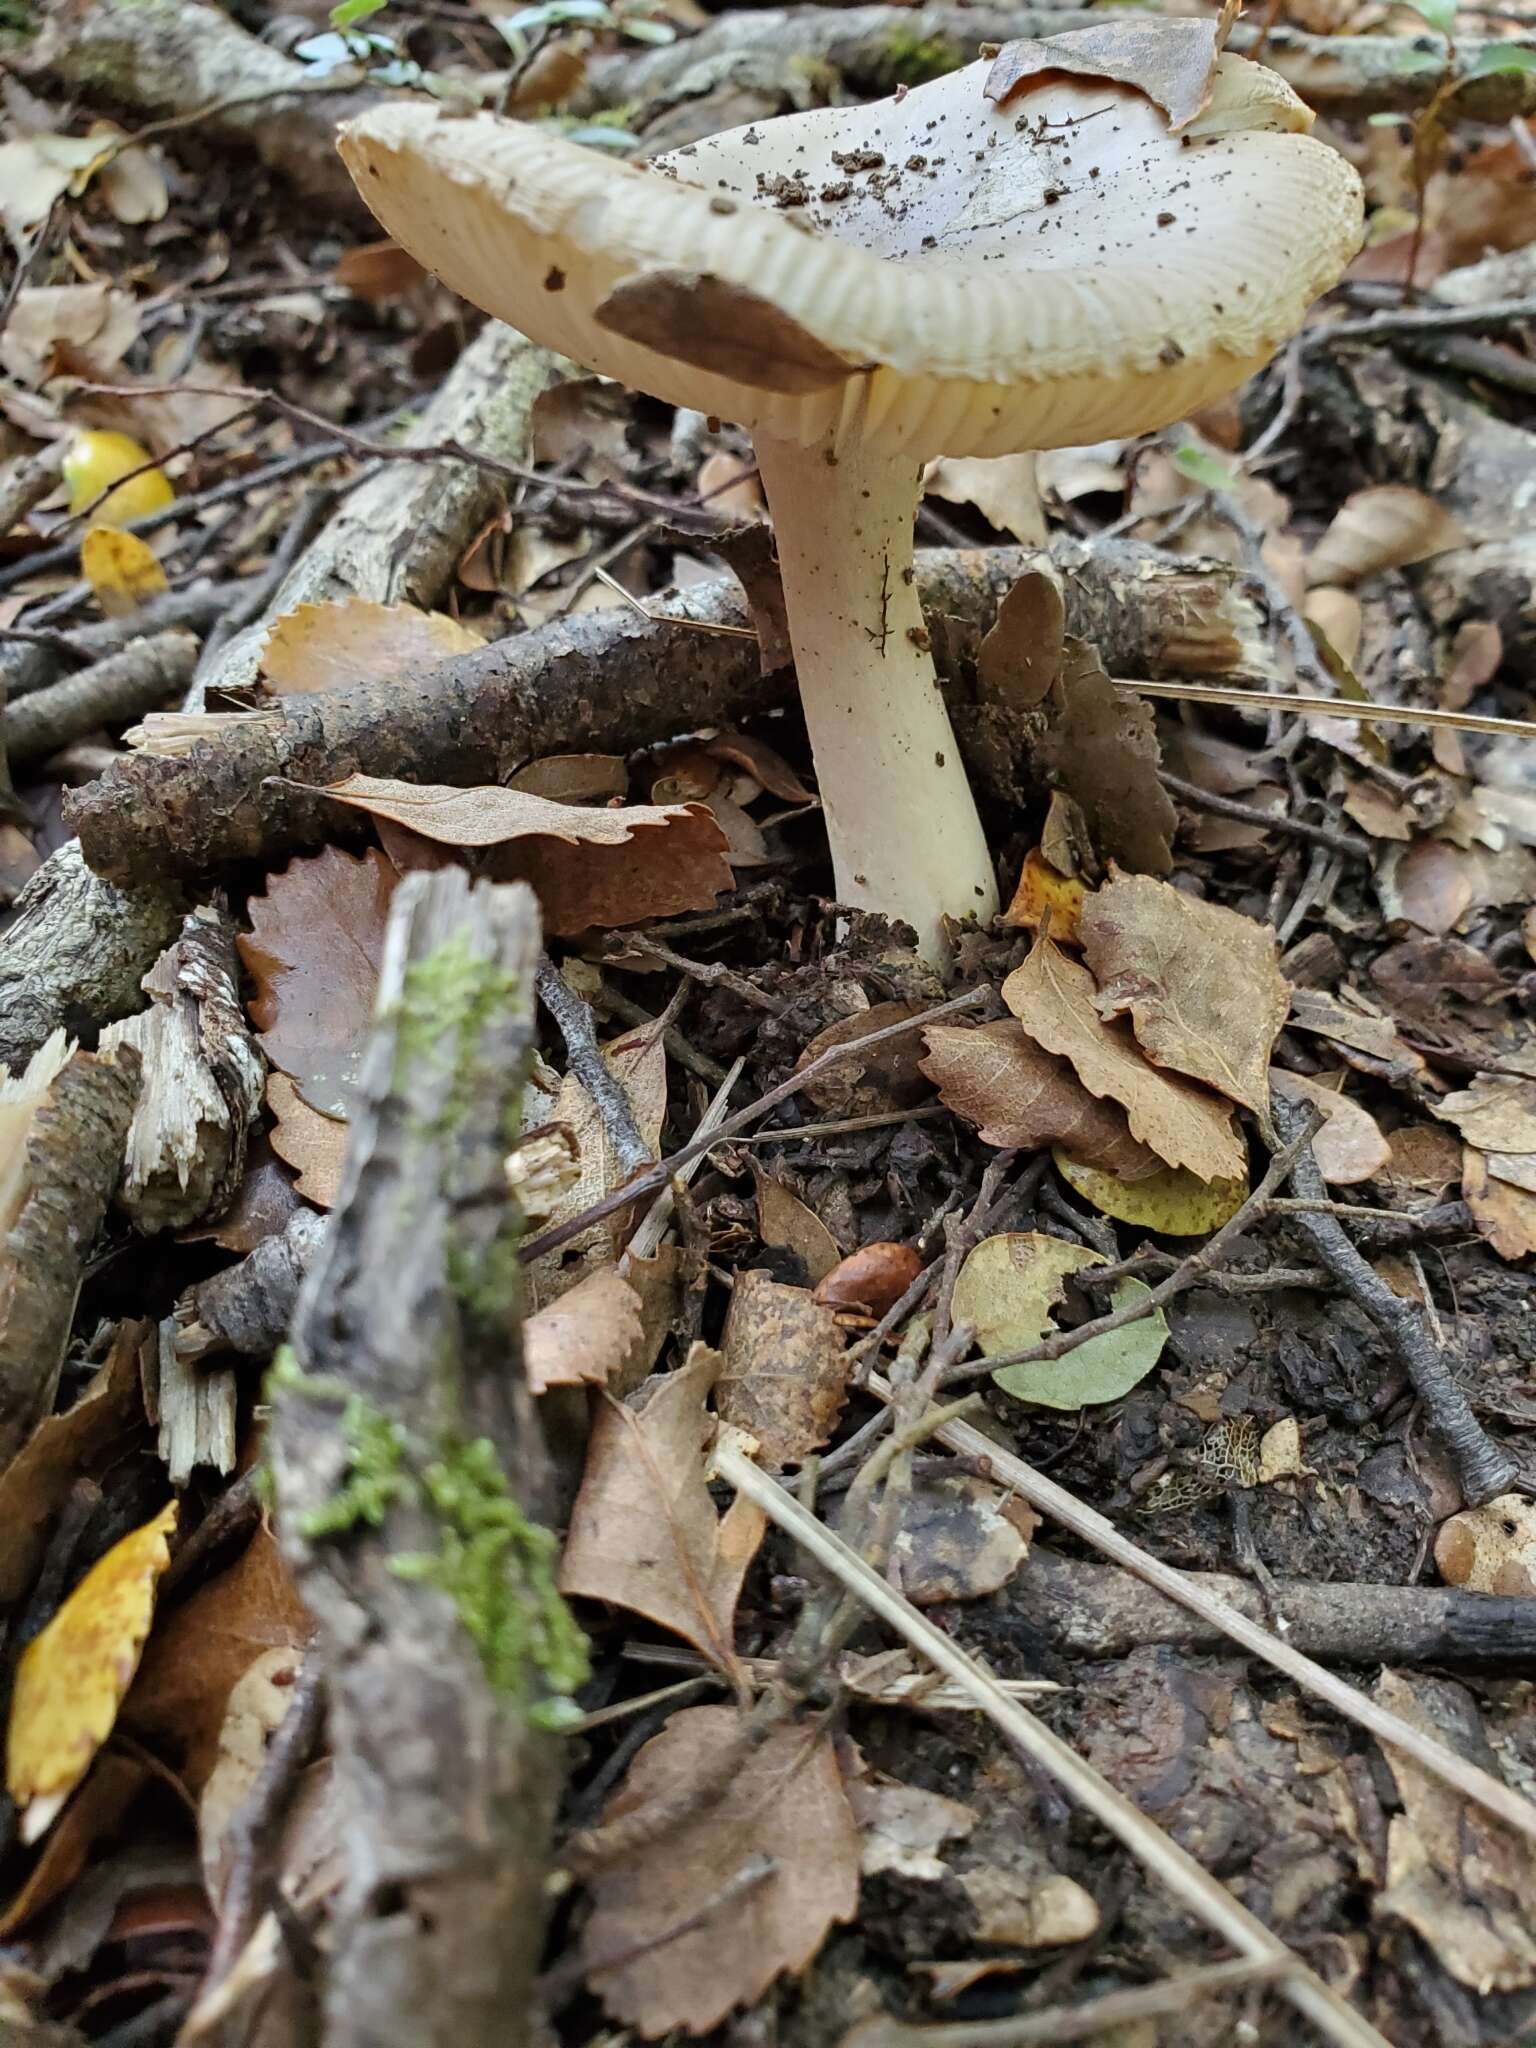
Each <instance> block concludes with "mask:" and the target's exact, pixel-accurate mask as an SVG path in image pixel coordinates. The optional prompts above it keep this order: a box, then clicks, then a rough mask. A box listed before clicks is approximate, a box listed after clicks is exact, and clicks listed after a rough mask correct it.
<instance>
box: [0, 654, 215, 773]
mask: <svg viewBox="0 0 1536 2048" xmlns="http://www.w3.org/2000/svg"><path fill="white" fill-rule="evenodd" d="M196 661H197V642H196V640H194V639H193V637H192V635H191V634H190V633H187V632H183V631H182V630H181V629H180V628H178V627H171V628H170V629H169V630H168V631H166V632H164V633H156V634H153V635H152V636H151V637H150V638H149V639H147V640H130V641H129V643H128V645H127V646H126V647H124V648H123V649H122V650H121V651H120V652H119V653H117V654H108V655H105V656H103V658H102V659H101V660H100V661H98V662H94V663H93V664H92V665H91V667H89V668H82V669H78V670H77V671H76V672H75V674H74V675H72V676H66V677H65V678H64V679H63V681H62V682H57V683H48V684H46V685H45V686H44V687H43V688H42V689H41V690H34V691H32V693H31V694H30V696H26V697H23V698H22V699H21V700H20V701H19V702H18V703H15V704H7V705H6V707H5V710H4V711H3V712H0V747H3V749H4V751H5V753H6V754H7V755H8V756H9V758H10V760H11V762H12V763H13V764H17V765H19V764H20V763H21V762H24V761H36V760H38V759H40V758H41V757H42V756H43V755H44V754H53V753H57V751H58V749H59V748H60V747H63V746H67V745H68V744H69V742H70V741H71V740H76V739H79V738H80V736H81V734H82V733H87V732H94V731H95V729H96V728H97V726H101V725H112V726H115V725H126V724H128V723H129V722H130V721H132V720H133V719H135V718H142V717H143V715H144V713H145V712H146V711H149V710H152V709H153V708H154V706H155V705H157V704H163V703H165V701H166V699H167V698H168V697H173V696H176V695H177V694H178V693H179V692H180V690H181V688H182V686H183V685H184V684H185V683H186V682H187V681H188V680H189V678H190V677H191V674H192V670H193V667H194V665H195V663H196Z"/></svg>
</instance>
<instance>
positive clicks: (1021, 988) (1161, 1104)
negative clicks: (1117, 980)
mask: <svg viewBox="0 0 1536 2048" xmlns="http://www.w3.org/2000/svg"><path fill="white" fill-rule="evenodd" d="M1003 1001H1004V1002H1005V1003H1007V1005H1008V1007H1009V1009H1010V1010H1012V1011H1013V1013H1014V1015H1015V1016H1016V1017H1017V1018H1018V1020H1019V1022H1020V1023H1021V1024H1022V1025H1023V1026H1024V1029H1025V1030H1026V1031H1027V1032H1028V1033H1029V1035H1030V1037H1031V1038H1032V1039H1034V1040H1035V1042H1036V1043H1037V1044H1039V1045H1043V1046H1044V1047H1045V1049H1046V1050H1047V1052H1053V1053H1056V1054H1058V1055H1059V1056H1060V1057H1061V1058H1063V1059H1067V1060H1070V1061H1071V1063H1072V1066H1073V1068H1074V1069H1075V1071H1076V1073H1077V1077H1078V1079H1079V1080H1080V1081H1081V1082H1082V1084H1083V1086H1084V1087H1085V1088H1086V1089H1087V1090H1088V1091H1089V1093H1090V1094H1092V1095H1097V1096H1101V1097H1102V1096H1108V1097H1110V1098H1111V1100H1113V1101H1115V1102H1118V1103H1120V1104H1121V1106H1122V1107H1123V1108H1124V1110H1125V1112H1126V1116H1127V1120H1128V1122H1129V1124H1130V1127H1131V1135H1132V1137H1134V1138H1137V1139H1139V1140H1140V1141H1141V1143H1142V1144H1144V1145H1148V1146H1150V1147H1151V1149H1152V1150H1153V1151H1154V1152H1155V1153H1156V1154H1157V1156H1158V1157H1159V1159H1161V1160H1163V1161H1164V1162H1165V1163H1166V1164H1167V1165H1169V1166H1187V1167H1188V1168H1189V1170H1190V1171H1191V1173H1197V1174H1199V1176H1200V1178H1201V1179H1202V1180H1229V1179H1235V1178H1236V1177H1237V1176H1238V1175H1239V1174H1241V1173H1242V1172H1243V1171H1244V1170H1245V1168H1246V1166H1247V1154H1246V1149H1245V1147H1244V1145H1243V1142H1242V1139H1241V1137H1240V1136H1239V1134H1238V1132H1237V1130H1236V1128H1235V1127H1234V1125H1233V1121H1232V1112H1231V1110H1230V1108H1229V1107H1228V1106H1227V1104H1226V1103H1224V1102H1220V1101H1218V1100H1217V1099H1216V1097H1215V1096H1213V1095H1209V1094H1207V1093H1206V1091H1205V1090H1204V1089H1203V1088H1198V1087H1196V1086H1195V1085H1194V1084H1193V1083H1192V1082H1189V1081H1185V1080H1183V1079H1181V1078H1180V1077H1179V1076H1178V1075H1176V1074H1169V1073H1165V1072H1163V1071H1162V1070H1161V1069H1159V1068H1157V1067H1154V1066H1152V1065H1151V1064H1150V1062H1149V1061H1148V1060H1147V1059H1145V1058H1144V1057H1143V1055H1142V1053H1141V1051H1140V1049H1139V1048H1138V1046H1137V1044H1136V1041H1135V1039H1134V1038H1133V1037H1132V1035H1131V1033H1130V1031H1129V1029H1128V1028H1127V1026H1126V1025H1125V1024H1123V1023H1118V1022H1117V1023H1110V1022H1107V1021H1106V1020H1105V1019H1104V1018H1103V1017H1102V1016H1100V1014H1099V1011H1098V1007H1097V997H1096V991H1095V988H1094V982H1093V976H1092V975H1091V974H1090V973H1089V972H1088V970H1087V968H1086V967H1080V966H1079V965H1078V964H1077V962H1076V961H1075V960H1069V959H1068V958H1067V956H1066V955H1065V954H1064V953H1063V952H1062V951H1061V950H1060V948H1059V947H1057V946H1054V945H1052V943H1051V941H1050V940H1049V939H1041V940H1039V941H1038V942H1037V943H1036V945H1035V947H1034V950H1033V951H1032V952H1031V953H1030V956H1029V958H1028V959H1027V960H1026V961H1025V962H1024V965H1023V966H1022V967H1019V968H1016V969H1015V970H1014V972H1013V973H1012V974H1010V975H1009V977H1008V979H1007V980H1006V981H1005V982H1004V983H1003Z"/></svg>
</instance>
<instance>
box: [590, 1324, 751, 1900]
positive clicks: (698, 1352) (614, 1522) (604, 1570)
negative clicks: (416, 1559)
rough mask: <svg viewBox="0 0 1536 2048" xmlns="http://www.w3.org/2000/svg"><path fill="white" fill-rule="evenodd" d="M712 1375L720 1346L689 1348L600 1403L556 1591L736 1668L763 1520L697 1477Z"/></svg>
mask: <svg viewBox="0 0 1536 2048" xmlns="http://www.w3.org/2000/svg"><path fill="white" fill-rule="evenodd" d="M719 1370H720V1356H719V1353H718V1352H714V1351H711V1350H710V1349H709V1347H708V1346H707V1345H704V1344H695V1346H694V1347H693V1350H692V1352H691V1353H690V1354H689V1357H688V1360H687V1363H686V1364H684V1365H683V1366H681V1367H679V1369H678V1370H677V1371H676V1372H671V1373H662V1374H659V1375H658V1376H657V1377H656V1378H654V1379H652V1380H648V1381H647V1382H646V1384H645V1385H644V1386H643V1387H641V1388H640V1390H639V1392H638V1393H637V1394H635V1395H634V1396H633V1399H632V1403H631V1404H630V1405H625V1404H623V1403H620V1402H618V1401H615V1400H612V1399H611V1398H610V1399H608V1400H606V1401H605V1402H604V1403H603V1405H602V1406H601V1407H600V1408H599V1410H598V1414H597V1420H596V1421H595V1423H594V1424H593V1427H592V1437H591V1441H590V1443H589V1444H588V1446H587V1465H586V1471H585V1472H584V1474H583V1475H582V1481H581V1491H580V1493H579V1494H578V1495H577V1497H576V1505H575V1507H574V1508H573V1509H572V1511H571V1530H570V1535H569V1537H568V1538H567V1540H566V1546H565V1555H564V1557H563V1558H562V1560H561V1564H560V1590H561V1592H562V1593H564V1594H566V1595H567V1596H569V1597H572V1598H579V1599H585V1600H606V1601H608V1602H609V1603H610V1604H611V1605H613V1606H615V1607H627V1608H628V1609H629V1610H630V1611H631V1612H632V1613H634V1614H643V1615H645V1616H646V1617H647V1618H648V1619H649V1620H651V1621H654V1622H656V1623H657V1624H658V1625H659V1626H660V1627H662V1628H667V1629H671V1630H672V1632H673V1634H674V1635H679V1636H681V1637H682V1638H683V1640H684V1642H687V1643H691V1644H692V1645H693V1647H694V1648H695V1649H696V1650H698V1651H699V1652H700V1654H701V1655H703V1656H705V1657H707V1658H708V1659H709V1661H710V1662H711V1663H712V1664H714V1665H716V1666H717V1667H718V1668H719V1669H720V1670H722V1671H725V1672H727V1673H730V1674H732V1675H734V1674H735V1673H736V1671H737V1663H736V1655H735V1651H734V1650H733V1648H732V1646H731V1629H732V1623H733V1620H734V1617H735V1613H736V1602H737V1599H738V1597H739V1596H740V1593H741V1586H742V1581H743V1580H744V1579H745V1577H746V1575H747V1568H748V1566H749V1565H750V1564H751V1562H752V1560H753V1558H754V1557H755V1556H756V1555H757V1548H758V1545H759V1544H760V1543H761V1542H762V1540H763V1531H764V1529H765V1528H766V1526H767V1524H766V1522H765V1520H764V1518H763V1515H762V1513H761V1512H760V1510H759V1509H757V1508H755V1507H753V1506H752V1504H751V1502H750V1501H748V1500H747V1499H746V1498H745V1497H744V1496H741V1495H738V1496H737V1497H736V1499H735V1500H734V1501H733V1502H732V1504H731V1506H730V1507H729V1508H728V1509H727V1510H726V1512H725V1514H724V1515H723V1516H721V1515H717V1514H716V1512H715V1505H714V1502H713V1501H712V1500H711V1499H710V1496H709V1488H708V1487H707V1486H706V1485H705V1483H704V1449H705V1445H706V1444H707V1442H708V1440H709V1436H710V1432H711V1430H712V1428H713V1423H712V1422H711V1420H710V1418H709V1416H708V1415H707V1414H706V1412H705V1408H704V1403H705V1400H706V1398H707V1397H708V1394H709V1391H710V1389H711V1387H713V1385H714V1383H715V1379H716V1376H717V1374H718V1373H719ZM630 1867H632V1866H630V1865H628V1864H626V1865H625V1866H624V1868H626V1869H628V1868H630Z"/></svg>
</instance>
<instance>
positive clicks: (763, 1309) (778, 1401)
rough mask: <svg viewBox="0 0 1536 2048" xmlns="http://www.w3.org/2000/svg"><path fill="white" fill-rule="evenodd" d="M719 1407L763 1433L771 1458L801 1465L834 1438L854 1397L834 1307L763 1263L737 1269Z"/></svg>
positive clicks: (723, 1344) (761, 1442) (729, 1418)
mask: <svg viewBox="0 0 1536 2048" xmlns="http://www.w3.org/2000/svg"><path fill="white" fill-rule="evenodd" d="M720 1358H721V1363H720V1377H719V1379H718V1381H717V1382H716V1384H715V1407H716V1409H717V1410H718V1412H719V1415H720V1419H721V1421H722V1422H729V1423H733V1424H734V1425H735V1426H736V1427H737V1428H738V1429H744V1430H746V1431H747V1433H748V1434H749V1435H750V1436H752V1437H754V1438H756V1440H757V1445H758V1450H759V1453H760V1455H761V1458H762V1462H763V1463H764V1464H765V1465H769V1466H774V1465H798V1464H800V1463H802V1462H803V1460H804V1459H805V1458H806V1457H808V1456H809V1454H810V1453H811V1452H812V1451H814V1450H817V1449H819V1448H820V1446H821V1445H822V1444H824V1443H826V1442H827V1440H828V1439H829V1438H830V1436H831V1434H832V1432H833V1430H834V1429H835V1428H836V1426H837V1419H838V1417H839V1416H840V1415H841V1414H842V1412H843V1404H844V1402H845V1401H846V1400H847V1398H848V1372H849V1362H848V1355H847V1352H846V1350H845V1349H844V1345H843V1339H842V1334H841V1332H840V1331H839V1329H838V1327H837V1318H836V1316H835V1315H834V1314H833V1312H832V1310H831V1308H829V1307H828V1306H826V1305H825V1304H824V1303H823V1302H820V1301H818V1300H817V1299H816V1297H815V1296H814V1295H812V1294H810V1293H809V1292H808V1291H807V1290H806V1289H805V1288H803V1287H786V1286H784V1285H783V1284H782V1283H781V1282H780V1281H778V1280H775V1279H774V1278H773V1277H772V1275H771V1274H768V1273H765V1272H762V1271H761V1270H760V1269H758V1268H756V1267H752V1268H748V1270H747V1271H745V1272H741V1273H738V1274H737V1275H736V1281H735V1285H734V1287H733V1288H732V1290H731V1306H730V1311H729V1313H728V1314H727V1316H726V1319H725V1331H724V1334H723V1336H722V1337H721V1340H720Z"/></svg>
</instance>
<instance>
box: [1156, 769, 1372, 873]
mask: <svg viewBox="0 0 1536 2048" xmlns="http://www.w3.org/2000/svg"><path fill="white" fill-rule="evenodd" d="M1157 779H1158V781H1159V782H1160V783H1161V784H1162V785H1163V787H1164V789H1166V790H1167V791H1168V793H1169V795H1170V796H1176V797H1178V798H1179V800H1180V802H1182V803H1186V804H1194V805H1195V806H1196V808H1197V809H1199V810H1202V811H1210V812H1211V813H1212V814H1213V815H1214V816H1215V817H1218V818H1235V819H1237V820H1238V822H1239V823H1241V824H1244V825H1258V826H1260V827H1262V829H1263V830H1264V831H1266V832H1284V833H1286V834H1287V835H1288V836H1289V837H1290V838H1292V839H1307V840H1310V841H1311V842H1312V844H1313V845H1314V846H1326V847H1327V848H1329V850H1330V851H1331V852H1333V853H1337V854H1342V855H1343V857H1344V858H1345V859H1346V860H1361V861H1365V862H1366V863H1367V865H1369V863H1370V860H1371V857H1372V856H1371V848H1370V845H1369V842H1368V841H1366V840H1364V839H1362V838H1361V837H1360V836H1359V834H1358V833H1354V832H1334V831H1331V830H1330V829H1329V827H1328V826H1326V825H1309V824H1308V823H1307V822H1306V820H1305V819H1303V818H1290V817H1287V816H1286V815H1285V813H1284V812H1283V811H1282V812H1278V813H1277V812H1274V811H1264V810H1260V808H1259V806H1258V805H1257V804H1245V803H1239V802H1238V800H1237V798H1236V797H1230V796H1217V795H1216V794H1215V793H1214V792H1213V791H1211V790H1209V789H1202V788H1201V787H1200V785H1199V783H1198V782H1186V781H1185V780H1184V778H1183V776H1182V775H1170V774H1169V773H1168V771H1167V770H1166V769H1160V770H1159V771H1158V777H1157Z"/></svg>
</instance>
